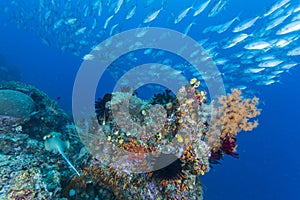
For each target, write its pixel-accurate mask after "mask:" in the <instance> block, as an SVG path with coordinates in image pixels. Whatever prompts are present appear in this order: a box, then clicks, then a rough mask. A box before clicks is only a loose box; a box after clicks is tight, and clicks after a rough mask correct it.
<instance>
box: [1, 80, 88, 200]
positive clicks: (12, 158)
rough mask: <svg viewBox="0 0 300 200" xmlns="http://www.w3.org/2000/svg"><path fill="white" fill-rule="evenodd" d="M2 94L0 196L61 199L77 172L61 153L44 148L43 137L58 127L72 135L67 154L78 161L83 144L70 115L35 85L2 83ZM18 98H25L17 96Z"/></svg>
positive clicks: (2, 197)
mask: <svg viewBox="0 0 300 200" xmlns="http://www.w3.org/2000/svg"><path fill="white" fill-rule="evenodd" d="M7 91H9V92H8V93H7ZM0 93H1V94H3V93H4V94H5V99H1V101H4V102H2V103H3V104H4V105H6V106H2V107H1V106H0V113H4V114H5V115H1V116H0V199H60V197H61V190H62V188H63V185H64V183H65V182H68V181H70V177H72V176H73V175H74V173H73V171H72V170H70V169H69V168H68V165H67V164H66V162H65V161H64V160H63V159H62V158H61V157H60V156H59V155H54V154H52V153H50V152H47V151H46V150H45V146H44V140H43V137H44V136H45V135H46V134H49V133H50V132H51V131H57V130H59V131H61V132H62V133H63V134H62V137H64V138H66V139H68V138H70V143H71V148H70V149H69V150H67V151H66V152H65V153H66V154H67V155H68V157H69V158H70V159H71V160H72V162H75V161H74V156H75V157H76V158H78V154H77V153H76V151H77V150H78V149H80V148H81V147H82V144H81V143H80V140H79V138H78V136H77V137H76V139H74V138H75V137H74V136H73V135H72V133H73V131H72V130H73V129H72V128H71V127H70V124H69V121H68V117H67V115H66V114H65V113H64V112H63V111H62V110H61V109H59V108H58V106H57V104H56V103H55V102H54V101H52V100H51V99H49V97H48V96H47V95H46V94H44V93H43V92H41V91H39V90H38V89H36V88H34V87H33V86H29V85H26V84H23V83H19V82H2V83H1V84H0ZM19 97H24V98H21V99H16V100H15V99H14V98H19ZM22 99H23V100H24V99H25V100H24V102H23V103H24V105H22V102H20V101H21V100H22ZM28 99H29V100H28ZM26 102H27V103H28V106H27V105H25V104H26ZM8 105H14V106H8ZM15 105H18V106H15ZM7 108H9V109H7ZM33 108H34V109H33ZM14 109H15V110H14ZM8 111H9V112H8ZM71 139H72V140H71ZM84 159H85V158H84V157H80V158H78V160H77V161H78V162H80V163H82V162H83V160H84ZM76 163H77V162H76Z"/></svg>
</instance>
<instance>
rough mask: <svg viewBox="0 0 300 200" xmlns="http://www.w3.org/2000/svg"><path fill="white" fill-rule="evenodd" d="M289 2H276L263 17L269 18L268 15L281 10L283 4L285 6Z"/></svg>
mask: <svg viewBox="0 0 300 200" xmlns="http://www.w3.org/2000/svg"><path fill="white" fill-rule="evenodd" d="M289 1H290V0H279V1H277V2H276V3H275V4H274V5H273V6H272V7H271V8H270V9H269V10H268V11H267V12H266V13H265V14H264V17H267V16H269V15H270V14H272V13H273V12H274V11H275V10H277V9H279V8H281V7H282V6H284V5H285V4H287V3H288V2H289Z"/></svg>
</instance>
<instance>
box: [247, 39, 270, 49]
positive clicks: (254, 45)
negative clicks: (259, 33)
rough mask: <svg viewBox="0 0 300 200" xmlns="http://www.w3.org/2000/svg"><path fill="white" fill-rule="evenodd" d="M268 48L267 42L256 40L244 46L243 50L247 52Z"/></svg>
mask: <svg viewBox="0 0 300 200" xmlns="http://www.w3.org/2000/svg"><path fill="white" fill-rule="evenodd" d="M270 46H271V44H270V43H269V42H266V41H263V40H258V41H254V42H251V43H249V44H247V45H245V46H244V48H245V49H248V50H262V49H266V48H268V47H270Z"/></svg>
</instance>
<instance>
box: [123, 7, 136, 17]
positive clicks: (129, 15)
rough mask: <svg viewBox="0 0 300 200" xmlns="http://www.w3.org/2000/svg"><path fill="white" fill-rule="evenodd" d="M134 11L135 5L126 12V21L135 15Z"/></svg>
mask: <svg viewBox="0 0 300 200" xmlns="http://www.w3.org/2000/svg"><path fill="white" fill-rule="evenodd" d="M135 11H136V5H134V6H132V7H131V9H130V10H129V11H128V13H127V15H126V17H125V18H126V19H127V20H128V19H130V18H132V17H133V15H134V14H135Z"/></svg>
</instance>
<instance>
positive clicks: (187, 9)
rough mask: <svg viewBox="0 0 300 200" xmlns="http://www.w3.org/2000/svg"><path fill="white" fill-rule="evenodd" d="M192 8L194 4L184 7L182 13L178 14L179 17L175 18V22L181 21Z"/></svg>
mask: <svg viewBox="0 0 300 200" xmlns="http://www.w3.org/2000/svg"><path fill="white" fill-rule="evenodd" d="M191 9H192V6H190V7H188V8H186V9H184V10H183V11H181V13H180V14H179V15H178V16H177V18H176V19H175V21H174V23H175V24H177V23H179V22H180V21H181V20H182V19H183V18H184V17H185V16H186V15H187V14H188V12H189V11H190V10H191Z"/></svg>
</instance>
